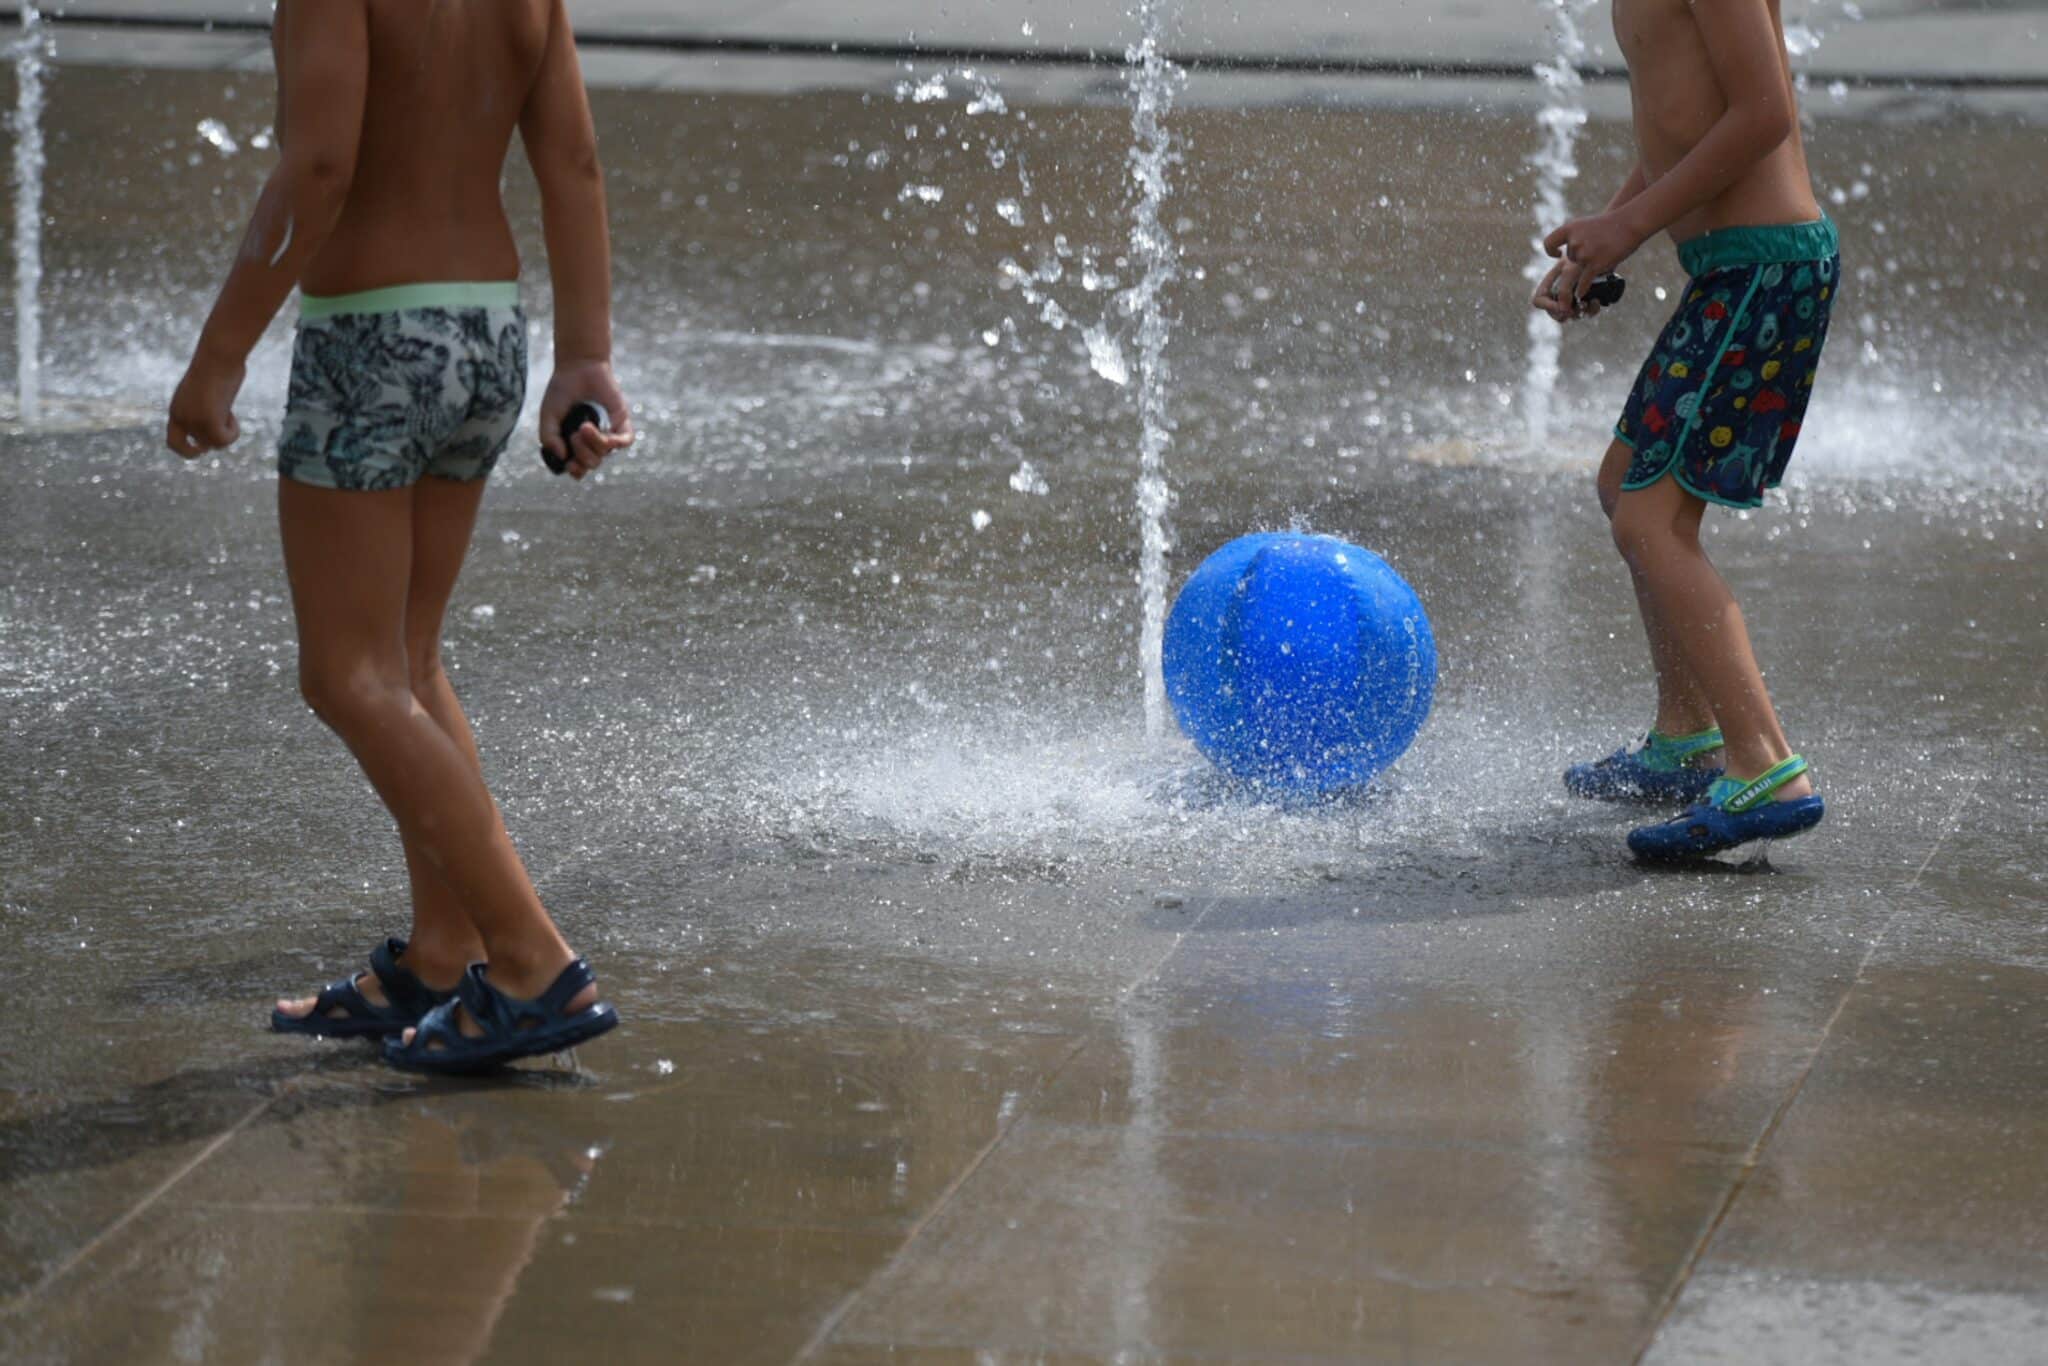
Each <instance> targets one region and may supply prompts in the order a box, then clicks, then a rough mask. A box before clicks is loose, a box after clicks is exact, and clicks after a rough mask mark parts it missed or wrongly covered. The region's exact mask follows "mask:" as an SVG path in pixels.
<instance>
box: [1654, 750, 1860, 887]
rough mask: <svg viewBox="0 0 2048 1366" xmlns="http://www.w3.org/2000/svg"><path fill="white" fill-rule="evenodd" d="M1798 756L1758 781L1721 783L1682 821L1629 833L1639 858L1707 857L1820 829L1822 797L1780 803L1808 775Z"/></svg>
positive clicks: (1812, 795) (1814, 795) (1721, 780)
mask: <svg viewBox="0 0 2048 1366" xmlns="http://www.w3.org/2000/svg"><path fill="white" fill-rule="evenodd" d="M1806 767H1807V766H1806V760H1804V759H1802V758H1800V757H1799V756H1798V755H1797V754H1795V755H1793V756H1792V757H1791V758H1789V759H1787V760H1785V761H1784V762H1783V763H1781V764H1777V765H1774V766H1773V767H1772V768H1770V769H1769V770H1767V771H1765V772H1764V773H1761V774H1759V775H1758V776H1756V777H1755V778H1751V779H1749V780H1748V781H1744V780H1743V779H1740V778H1727V777H1722V778H1717V779H1715V780H1714V784H1713V786H1712V787H1711V788H1710V789H1709V790H1708V792H1707V799H1706V800H1705V801H1704V802H1702V803H1700V804H1699V805H1698V806H1695V807H1693V808H1692V809H1691V810H1689V811H1687V812H1686V813H1685V814H1683V815H1681V816H1677V817H1674V818H1673V819H1671V820H1668V821H1662V822H1660V823H1658V824H1656V825H1644V826H1639V827H1637V828H1636V829H1634V830H1631V831H1629V832H1628V847H1629V848H1630V849H1632V850H1634V851H1635V853H1636V856H1637V857H1639V858H1643V859H1648V860H1652V861H1655V862H1676V861H1682V860H1686V859H1696V858H1704V857H1706V856H1707V855H1708V854H1718V853H1721V852H1722V851H1723V850H1727V849H1733V848H1735V847H1736V846H1737V845H1740V844H1748V843H1749V842H1750V841H1752V840H1777V839H1785V838H1788V837H1789V836H1792V835H1797V834H1801V833H1803V832H1805V831H1808V830H1811V829H1813V827H1814V826H1816V825H1819V824H1820V821H1821V817H1822V816H1823V815H1824V814H1826V811H1827V807H1826V804H1825V803H1823V802H1822V801H1821V796H1820V793H1818V792H1809V793H1808V794H1807V795H1805V796H1803V797H1791V798H1779V797H1777V794H1778V792H1779V790H1780V789H1781V788H1783V787H1784V786H1785V785H1786V784H1788V783H1791V782H1794V781H1795V780H1796V779H1798V778H1799V777H1800V776H1801V775H1803V774H1804V773H1805V772H1806Z"/></svg>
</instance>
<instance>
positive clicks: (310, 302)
mask: <svg viewBox="0 0 2048 1366" xmlns="http://www.w3.org/2000/svg"><path fill="white" fill-rule="evenodd" d="M518 306H519V282H518V281H517V280H485V281H480V282H472V283H468V284H427V285H393V286H392V287H391V288H389V289H366V290H364V291H363V292H362V293H360V294H301V295H300V296H299V316H300V317H301V318H332V317H334V316H335V315H336V314H338V313H397V312H400V311H402V310H404V309H408V308H517V307H518Z"/></svg>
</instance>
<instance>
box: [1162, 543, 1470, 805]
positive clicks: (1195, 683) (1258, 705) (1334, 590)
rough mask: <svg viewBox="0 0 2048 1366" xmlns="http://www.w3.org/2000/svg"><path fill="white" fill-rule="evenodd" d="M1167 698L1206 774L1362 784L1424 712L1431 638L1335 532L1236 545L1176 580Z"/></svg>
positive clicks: (1376, 566)
mask: <svg viewBox="0 0 2048 1366" xmlns="http://www.w3.org/2000/svg"><path fill="white" fill-rule="evenodd" d="M1164 663H1165V669H1166V695H1167V697H1168V699H1169V700H1170V701H1171V702H1172V703H1173V714H1174V718H1175V719H1176V720H1177V721H1179V722H1180V728H1181V730H1183V731H1184V732H1186V734H1187V737H1188V738H1189V739H1190V740H1193V741H1194V742H1195V745H1196V747H1197V748H1198V749H1200V750H1201V751H1202V753H1204V754H1206V755H1207V756H1209V758H1210V760H1211V761H1213V762H1214V763H1215V764H1216V766H1217V767H1219V768H1221V769H1223V770H1224V771H1225V772H1226V773H1229V774H1232V775H1233V776H1235V777H1238V778H1241V779H1244V780H1246V781H1248V782H1252V783H1256V784H1258V785H1260V786H1264V787H1271V788H1276V789H1279V790H1281V791H1283V792H1287V793H1300V794H1319V793H1328V792H1337V791H1341V790H1343V789H1346V788H1355V787H1362V786H1364V785H1365V784H1366V783H1369V782H1371V781H1372V779H1373V777H1374V776H1375V775H1377V774H1378V773H1379V772H1380V771H1381V770H1382V769H1384V768H1386V766H1387V765H1389V764H1391V763H1393V762H1394V760H1396V759H1398V758H1400V757H1401V754H1402V752H1403V751H1405V750H1406V749H1407V748H1408V746H1409V744H1410V743H1411V742H1412V741H1413V740H1414V739H1415V733H1416V732H1417V731H1419V730H1421V729H1422V723H1423V721H1424V720H1425V719H1426V718H1427V717H1428V716H1429V704H1430V699H1431V698H1432V697H1433V696H1434V695H1435V692H1436V638H1435V637H1434V636H1433V635H1432V634H1431V633H1430V629H1429V614H1428V613H1426V612H1425V611H1423V610H1422V600H1421V599H1420V598H1418V597H1416V596H1415V590H1414V589H1413V588H1410V587H1409V586H1408V582H1407V580H1405V579H1403V578H1402V577H1401V576H1400V575H1399V574H1397V573H1395V572H1394V570H1393V568H1392V566H1390V565H1389V564H1388V563H1387V562H1386V561H1385V560H1383V559H1381V558H1380V557H1379V556H1377V555H1375V554H1373V553H1372V552H1371V551H1370V550H1362V549H1360V548H1359V547H1358V546H1355V545H1350V544H1348V543H1346V542H1344V541H1340V540H1338V539H1337V538H1336V537H1334V536H1304V535H1299V534H1295V533H1286V532H1272V533H1263V534H1260V535H1255V536H1241V537H1239V538H1238V539H1237V540H1234V541H1232V542H1231V543H1230V544H1229V545H1226V546H1224V547H1223V548H1222V549H1221V550H1218V551H1217V552H1216V553H1215V554H1213V555H1211V556H1210V557H1209V558H1208V559H1206V560H1204V561H1202V563H1201V566H1200V567H1199V568H1197V569H1196V570H1195V572H1194V573H1193V574H1192V575H1191V576H1190V577H1189V578H1188V581H1187V582H1186V583H1185V584H1183V585H1181V590H1180V596H1179V597H1178V598H1176V599H1175V600H1174V604H1173V612H1172V614H1171V615H1170V616H1168V618H1167V620H1166V643H1165V660H1164Z"/></svg>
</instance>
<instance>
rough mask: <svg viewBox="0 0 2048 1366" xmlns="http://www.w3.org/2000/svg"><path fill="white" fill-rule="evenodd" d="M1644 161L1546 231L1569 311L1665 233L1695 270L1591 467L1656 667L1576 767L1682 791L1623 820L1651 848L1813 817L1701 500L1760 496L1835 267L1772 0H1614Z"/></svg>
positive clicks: (1679, 853) (1725, 842)
mask: <svg viewBox="0 0 2048 1366" xmlns="http://www.w3.org/2000/svg"><path fill="white" fill-rule="evenodd" d="M1614 33H1615V37H1616V38H1617V39H1618V40H1619V42H1620V44H1621V51H1622V56H1623V57H1624V59H1625V60H1626V61H1627V63H1628V68H1629V91H1630V100H1631V104H1632V106H1633V110H1634V117H1635V133H1636V146H1637V150H1638V154H1639V157H1638V161H1637V164H1636V167H1635V169H1634V170H1633V171H1632V172H1631V173H1630V175H1629V177H1628V179H1627V180H1626V182H1624V183H1623V185H1622V187H1621V189H1620V190H1619V191H1618V192H1617V193H1616V194H1615V196H1614V198H1613V199H1612V200H1610V201H1609V202H1608V205H1607V207H1606V209H1605V210H1604V211H1603V212H1601V213H1599V214H1597V215H1594V216H1591V217H1587V218H1575V219H1573V220H1571V221H1570V222H1568V223H1566V224H1564V225H1563V226H1562V227H1560V228H1558V229H1557V230H1556V231H1555V232H1553V233H1551V234H1550V236H1549V237H1547V238H1546V239H1544V247H1545V249H1546V250H1548V251H1549V253H1550V254H1551V255H1552V256H1556V257H1559V258H1560V259H1559V261H1558V264H1557V265H1556V266H1554V267H1553V268H1552V269H1551V271H1550V273H1549V274H1548V275H1546V276H1545V277H1544V279H1543V282H1542V283H1541V284H1540V285H1538V286H1537V289H1536V296H1535V299H1534V300H1533V302H1534V304H1535V306H1536V307H1537V308H1540V309H1542V310H1543V311H1544V312H1546V313H1548V314H1550V315H1551V316H1552V317H1554V318H1556V319H1557V320H1558V321H1559V322H1560V323H1563V322H1569V321H1571V320H1572V319H1575V318H1587V317H1591V316H1593V315H1594V314H1596V313H1598V312H1599V311H1600V307H1599V304H1598V303H1597V302H1594V301H1592V300H1589V299H1587V298H1586V297H1585V294H1586V289H1587V287H1588V286H1589V285H1590V284H1591V283H1592V282H1593V280H1594V279H1595V278H1597V277H1598V276H1601V275H1604V274H1606V273H1608V272H1610V271H1612V270H1613V269H1614V268H1615V267H1616V266H1618V265H1620V264H1621V263H1622V261H1624V260H1626V259H1627V258H1628V256H1629V255H1630V254H1631V253H1632V252H1634V251H1635V249H1636V248H1637V247H1639V246H1641V245H1642V244H1643V242H1645V241H1646V240H1648V239H1649V238H1650V237H1651V236H1653V235H1654V234H1656V233H1658V232H1668V233H1670V235H1671V237H1672V239H1673V241H1674V242H1676V243H1677V245H1678V253H1679V259H1680V261H1681V262H1682V263H1683V264H1684V266H1685V268H1686V273H1687V274H1688V275H1689V276H1690V277H1692V278H1691V280H1690V282H1689V283H1688V284H1687V285H1686V287H1685V291H1684V293H1683V294H1682V295H1681V296H1680V298H1679V304H1678V309H1677V311H1676V313H1674V314H1673V315H1672V318H1671V321H1670V322H1669V323H1668V324H1666V326H1665V328H1664V331H1663V333H1662V334H1661V335H1660V336H1659V337H1658V338H1657V342H1656V345H1655V346H1654V347H1652V348H1651V351H1650V356H1649V359H1648V360H1647V361H1645V362H1644V365H1643V369H1642V372H1641V374H1639V375H1638V376H1637V378H1636V383H1635V386H1634V388H1633V389H1632V390H1631V391H1630V393H1629V398H1628V402H1627V405H1626V406H1625V407H1624V409H1623V411H1622V416H1621V421H1620V423H1619V424H1618V425H1617V426H1616V427H1615V432H1614V437H1615V439H1614V442H1613V444H1612V445H1610V446H1609V447H1608V449H1607V457H1606V459H1605V461H1604V462H1603V463H1602V465H1601V468H1600V476H1599V492H1600V505H1601V507H1602V508H1603V509H1604V510H1605V511H1606V513H1607V515H1608V518H1609V519H1610V521H1611V522H1612V526H1613V532H1614V542H1615V545H1616V547H1617V548H1619V550H1620V551H1621V554H1622V558H1623V559H1624V560H1625V561H1626V562H1627V564H1628V568H1629V572H1630V575H1631V577H1632V578H1633V579H1634V581H1635V590H1636V602H1637V605H1638V607H1639V608H1640V610H1641V612H1642V617H1643V625H1644V628H1645V629H1646V631H1647V632H1648V635H1649V643H1650V662H1651V664H1652V666H1653V667H1654V668H1655V670H1656V675H1657V716H1656V721H1655V724H1654V725H1653V726H1652V728H1651V730H1650V733H1649V735H1648V737H1647V738H1646V739H1645V740H1644V741H1643V742H1642V743H1641V744H1639V745H1636V746H1633V747H1625V748H1623V749H1621V750H1618V751H1617V752H1615V753H1614V754H1612V755H1610V756H1609V757H1607V758H1605V759H1602V760H1599V761H1598V762H1595V763H1589V764H1579V765H1576V766H1574V767H1573V768H1572V769H1571V770H1569V771H1568V772H1567V773H1566V774H1565V786H1566V787H1567V788H1568V789H1570V790H1571V791H1572V792H1573V793H1575V794H1577V795H1579V796H1582V797H1590V798H1594V799H1597V800H1605V801H1663V800H1669V801H1673V802H1683V801H1690V802H1692V803H1693V804H1692V806H1691V807H1690V809H1689V810H1687V811H1686V812H1685V813H1684V814H1683V815H1681V816H1678V817H1677V818H1675V819H1673V820H1669V821H1666V822H1663V823H1660V824H1653V825H1645V826H1642V827H1640V828H1638V829H1636V830H1634V831H1631V832H1630V834H1629V837H1628V843H1629V848H1631V849H1632V850H1634V851H1635V852H1636V853H1637V854H1638V855H1639V856H1641V857H1645V858H1652V859H1680V858H1692V857H1698V856H1700V855H1704V854H1711V853H1716V852H1718V851H1721V850H1724V849H1731V848H1734V847H1735V846H1736V845H1738V844H1743V843H1747V842H1748V841H1751V840H1757V839H1772V838H1783V837H1784V836H1787V835H1796V834H1798V833H1800V832H1801V831H1804V830H1809V829H1812V828H1813V827H1814V826H1815V825H1817V824H1819V823H1820V819H1821V814H1822V811H1823V806H1822V802H1821V798H1820V794H1819V793H1817V792H1816V791H1814V787H1813V781H1812V779H1811V777H1810V776H1809V774H1808V772H1807V764H1806V760H1805V759H1803V758H1801V757H1800V756H1799V755H1797V754H1795V753H1793V752H1792V747H1791V746H1790V744H1788V743H1787V742H1786V739H1785V733H1784V731H1783V730H1782V729H1781V728H1780V727H1779V725H1778V717H1777V713H1776V712H1775V711H1773V710H1772V708H1771V701H1770V696H1769V694H1768V693H1766V692H1765V691H1764V680H1763V674H1762V673H1761V671H1760V670H1759V669H1758V667H1757V663H1756V657H1755V655H1754V654H1753V652H1752V651H1751V649H1750V644H1749V633H1748V631H1747V629H1746V628H1745V627H1744V625H1743V620H1742V611H1741V609H1740V608H1739V607H1738V606H1737V605H1736V602H1735V598H1734V596H1733V595H1732V594H1731V593H1730V592H1729V590H1728V586H1727V584H1725V583H1724V582H1722V580H1721V577H1720V575H1719V574H1717V573H1716V572H1715V570H1714V567H1713V565H1712V564H1710V563H1708V561H1707V557H1706V553H1705V552H1704V551H1703V550H1702V549H1701V546H1700V541H1699V527H1700V519H1701V516H1702V515H1703V514H1704V513H1705V512H1706V508H1707V504H1708V503H1719V504H1721V505H1723V506H1726V507H1738V508H1744V507H1758V506H1761V505H1762V503H1763V492H1764V490H1765V489H1767V488H1773V487H1775V486H1776V485H1777V483H1778V481H1779V479H1780V478H1781V477H1782V476H1783V474H1784V471H1785V465H1786V462H1787V461H1788V460H1790V458H1791V455H1792V446H1793V443H1794V441H1795V440H1796V438H1797V437H1798V434H1799V423H1800V419H1801V417H1802V415H1803V414H1804V413H1805V411H1806V403H1807V399H1808V397H1809V395H1810V394H1811V393H1812V387H1813V378H1814V373H1815V366H1816V365H1817V364H1818V362H1819V359H1820V352H1821V346H1822V343H1823V342H1824V341H1825V340H1826V338H1827V328H1828V316H1829V313H1830V311H1831V309H1832V308H1833V305H1834V299H1835V291H1836V288H1837V287H1838V285H1839V283H1840V279H1841V268H1840V258H1839V256H1838V254H1837V248H1836V241H1835V227H1834V224H1833V223H1832V222H1830V221H1829V220H1828V218H1827V217H1826V216H1825V215H1824V214H1822V212H1821V210H1820V205H1819V204H1818V203H1817V202H1816V201H1815V199H1814V196H1813V186H1812V181H1811V180H1810V178H1809V176H1808V174H1807V169H1806V149H1805V146H1804V144H1803V142H1802V140H1801V138H1800V135H1799V116H1798V110H1797V108H1796V106H1795V104H1794V102H1793V97H1792V76H1791V69H1790V66H1789V64H1788V62H1787V59H1786V55H1785V37H1784V29H1783V25H1782V21H1781V19H1780V17H1779V10H1778V0H1614Z"/></svg>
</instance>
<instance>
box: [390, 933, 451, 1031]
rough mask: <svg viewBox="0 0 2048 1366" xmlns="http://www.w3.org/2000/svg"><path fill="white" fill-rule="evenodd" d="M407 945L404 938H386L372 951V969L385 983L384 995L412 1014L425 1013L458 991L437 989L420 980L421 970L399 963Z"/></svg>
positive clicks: (393, 1003)
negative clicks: (414, 969) (419, 971)
mask: <svg viewBox="0 0 2048 1366" xmlns="http://www.w3.org/2000/svg"><path fill="white" fill-rule="evenodd" d="M405 948H406V941H405V940H403V939H399V938H396V937H393V938H390V939H386V940H385V941H384V942H383V943H381V944H379V945H378V946H377V947H376V948H374V949H371V950H370V971H371V972H372V973H374V974H375V975H376V978H377V980H378V981H379V982H380V983H382V984H383V986H384V996H385V998H386V999H387V1000H389V1001H390V1002H391V1004H392V1005H394V1006H397V1007H398V1008H399V1009H400V1010H403V1011H404V1012H405V1013H406V1014H408V1015H412V1016H420V1015H425V1014H426V1013H427V1012H428V1011H430V1010H432V1009H433V1008H434V1007H435V1006H437V1005H439V1004H441V1002H443V1001H445V1000H447V999H448V998H449V997H450V996H452V995H453V994H454V993H453V992H447V991H436V990H434V989H433V988H432V987H430V986H428V985H427V984H426V983H425V982H423V981H421V980H420V978H419V974H418V973H415V972H414V971H413V970H412V969H411V968H408V967H406V966H405V965H404V964H403V963H401V962H399V961H398V960H399V957H400V955H402V954H403V953H404V952H405Z"/></svg>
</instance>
